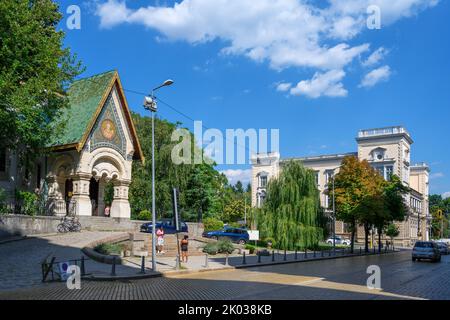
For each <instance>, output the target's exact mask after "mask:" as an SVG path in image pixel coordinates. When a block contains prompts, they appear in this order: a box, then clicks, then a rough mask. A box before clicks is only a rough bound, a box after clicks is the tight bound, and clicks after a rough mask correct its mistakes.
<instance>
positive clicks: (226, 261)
mask: <svg viewBox="0 0 450 320" xmlns="http://www.w3.org/2000/svg"><path fill="white" fill-rule="evenodd" d="M228 255H229V253H228V252H227V255H226V256H225V265H226V266H228V265H229V264H228Z"/></svg>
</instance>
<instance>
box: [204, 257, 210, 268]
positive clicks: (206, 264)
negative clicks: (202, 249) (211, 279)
mask: <svg viewBox="0 0 450 320" xmlns="http://www.w3.org/2000/svg"><path fill="white" fill-rule="evenodd" d="M208 267H209V264H208V254H205V268H208Z"/></svg>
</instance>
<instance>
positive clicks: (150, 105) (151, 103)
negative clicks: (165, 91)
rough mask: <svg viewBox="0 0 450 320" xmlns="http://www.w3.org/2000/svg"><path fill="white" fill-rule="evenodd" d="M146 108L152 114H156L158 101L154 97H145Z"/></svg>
mask: <svg viewBox="0 0 450 320" xmlns="http://www.w3.org/2000/svg"><path fill="white" fill-rule="evenodd" d="M144 108H145V109H146V110H150V111H152V112H156V110H157V106H156V101H155V99H154V98H153V97H145V98H144Z"/></svg>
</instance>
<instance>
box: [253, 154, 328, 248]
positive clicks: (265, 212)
mask: <svg viewBox="0 0 450 320" xmlns="http://www.w3.org/2000/svg"><path fill="white" fill-rule="evenodd" d="M257 219H258V221H257V223H258V227H259V229H260V232H261V236H262V238H263V239H271V240H273V242H274V244H275V246H276V247H278V248H281V249H287V250H293V249H298V248H311V247H315V246H317V245H318V243H319V241H320V240H322V239H323V237H324V228H323V225H322V222H323V211H322V209H321V207H320V198H319V191H318V189H317V185H316V180H315V175H314V172H313V171H311V170H308V169H305V168H304V167H303V165H302V164H301V163H300V162H298V161H290V162H288V163H286V164H285V165H284V166H283V170H282V173H281V174H280V176H279V177H278V178H277V179H272V180H271V181H270V182H269V185H268V187H267V197H266V200H265V202H264V205H263V207H262V208H261V209H260V210H259V214H258V218H257Z"/></svg>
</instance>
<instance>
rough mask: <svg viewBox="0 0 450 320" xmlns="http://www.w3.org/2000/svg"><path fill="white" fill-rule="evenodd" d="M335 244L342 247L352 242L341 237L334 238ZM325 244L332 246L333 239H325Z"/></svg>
mask: <svg viewBox="0 0 450 320" xmlns="http://www.w3.org/2000/svg"><path fill="white" fill-rule="evenodd" d="M334 239H335V243H336V244H343V245H344V246H349V245H350V244H351V243H352V242H351V241H350V239H344V238H342V237H341V236H335V238H334ZM326 242H327V244H330V245H332V244H333V237H330V238H328V239H327V241H326Z"/></svg>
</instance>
